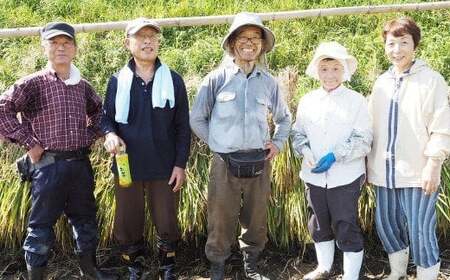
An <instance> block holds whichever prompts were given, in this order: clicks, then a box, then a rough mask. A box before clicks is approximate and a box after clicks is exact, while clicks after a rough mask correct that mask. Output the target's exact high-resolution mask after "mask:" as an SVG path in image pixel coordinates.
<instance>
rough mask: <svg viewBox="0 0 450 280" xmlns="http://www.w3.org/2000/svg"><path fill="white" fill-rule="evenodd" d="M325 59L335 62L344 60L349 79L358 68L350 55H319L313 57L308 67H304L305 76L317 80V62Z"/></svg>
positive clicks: (354, 59)
mask: <svg viewBox="0 0 450 280" xmlns="http://www.w3.org/2000/svg"><path fill="white" fill-rule="evenodd" d="M325 58H332V59H336V60H344V61H345V62H346V63H347V67H348V71H349V72H350V73H349V74H350V77H351V76H352V75H353V74H354V73H355V72H356V68H357V66H358V62H357V60H356V58H355V57H354V56H352V55H331V54H330V55H320V56H317V57H314V58H313V59H312V60H311V62H310V63H309V65H308V67H306V71H305V73H306V75H308V76H310V77H311V78H314V79H317V80H319V71H318V69H319V62H320V61H321V60H322V59H325Z"/></svg>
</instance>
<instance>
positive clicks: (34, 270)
mask: <svg viewBox="0 0 450 280" xmlns="http://www.w3.org/2000/svg"><path fill="white" fill-rule="evenodd" d="M45 268H46V267H45V266H42V267H32V266H29V265H27V271H28V280H44V274H45Z"/></svg>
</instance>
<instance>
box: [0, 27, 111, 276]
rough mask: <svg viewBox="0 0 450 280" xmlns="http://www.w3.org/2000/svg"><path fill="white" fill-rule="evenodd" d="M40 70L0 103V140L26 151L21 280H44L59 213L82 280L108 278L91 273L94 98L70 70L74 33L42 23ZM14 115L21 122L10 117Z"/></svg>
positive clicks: (96, 105) (97, 109)
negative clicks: (27, 203) (27, 195)
mask: <svg viewBox="0 0 450 280" xmlns="http://www.w3.org/2000/svg"><path fill="white" fill-rule="evenodd" d="M41 39H42V41H41V42H42V47H43V49H44V53H45V55H46V57H47V59H48V63H47V66H46V67H45V69H43V70H41V71H39V72H36V73H33V74H31V75H29V76H27V77H25V78H22V79H21V80H19V81H17V82H16V83H15V84H14V86H12V87H11V88H10V89H9V90H8V91H6V92H5V94H3V95H2V97H1V99H0V134H1V135H3V136H4V137H5V138H7V139H8V140H10V141H11V142H15V143H18V144H20V145H22V146H23V147H24V148H25V149H27V155H28V157H27V158H25V157H24V159H26V160H27V161H28V162H30V163H31V164H30V165H31V166H30V168H27V170H26V171H25V172H26V173H27V175H26V177H28V179H29V180H30V181H31V210H30V218H29V222H28V228H27V231H28V234H27V237H26V238H25V242H24V244H23V249H24V251H25V261H26V264H27V270H28V279H30V280H40V279H44V278H45V276H44V272H45V267H46V266H47V261H48V252H49V251H50V250H51V248H52V246H53V243H54V240H55V234H54V232H53V226H54V225H55V223H56V221H57V219H58V218H59V216H61V214H62V213H63V212H64V213H65V215H66V216H67V218H68V219H69V222H70V224H71V226H72V230H73V234H74V238H75V244H76V249H75V253H76V254H77V256H78V259H79V264H80V270H81V274H82V277H84V279H116V277H113V276H110V275H107V274H106V273H104V272H101V271H100V270H98V269H97V267H96V261H95V260H96V257H95V252H96V248H97V242H98V238H97V221H96V206H95V198H94V194H93V190H94V176H93V172H92V167H91V164H90V161H89V147H90V146H91V144H92V143H93V142H94V141H95V139H96V138H97V136H98V135H100V131H99V122H100V117H101V99H100V97H99V96H98V95H97V94H96V93H95V91H94V89H93V88H92V86H91V85H90V84H89V83H88V82H87V81H86V80H85V79H83V78H81V75H80V71H79V70H78V69H77V68H76V67H75V66H74V65H73V64H72V60H73V59H74V57H75V55H76V51H77V46H76V42H75V30H74V28H73V27H72V26H71V25H69V24H67V23H64V22H52V23H48V24H47V25H46V26H45V27H44V28H43V29H42V31H41ZM17 113H20V114H21V121H19V119H18V118H17Z"/></svg>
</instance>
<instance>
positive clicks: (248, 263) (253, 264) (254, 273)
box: [242, 251, 269, 280]
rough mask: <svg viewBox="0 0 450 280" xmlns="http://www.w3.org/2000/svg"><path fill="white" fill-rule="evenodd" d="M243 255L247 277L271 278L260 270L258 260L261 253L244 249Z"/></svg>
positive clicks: (260, 279)
mask: <svg viewBox="0 0 450 280" xmlns="http://www.w3.org/2000/svg"><path fill="white" fill-rule="evenodd" d="M242 255H243V257H244V271H245V277H247V279H252V280H269V278H267V277H266V276H264V275H262V274H261V273H259V272H258V265H257V262H258V257H259V254H256V253H249V252H245V251H244V252H243V253H242Z"/></svg>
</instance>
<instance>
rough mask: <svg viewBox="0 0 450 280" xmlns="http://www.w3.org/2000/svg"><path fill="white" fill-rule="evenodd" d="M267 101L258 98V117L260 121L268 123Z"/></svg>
mask: <svg viewBox="0 0 450 280" xmlns="http://www.w3.org/2000/svg"><path fill="white" fill-rule="evenodd" d="M267 106H268V103H267V100H266V99H265V98H263V97H256V108H255V110H256V117H257V118H258V120H259V121H262V122H264V123H267Z"/></svg>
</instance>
